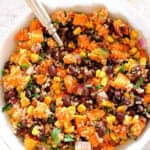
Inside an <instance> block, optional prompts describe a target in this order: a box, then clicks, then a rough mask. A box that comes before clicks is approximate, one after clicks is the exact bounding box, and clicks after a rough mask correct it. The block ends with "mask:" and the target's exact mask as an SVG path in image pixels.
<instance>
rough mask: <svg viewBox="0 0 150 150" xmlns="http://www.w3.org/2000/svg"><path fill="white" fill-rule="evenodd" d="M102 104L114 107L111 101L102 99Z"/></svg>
mask: <svg viewBox="0 0 150 150" xmlns="http://www.w3.org/2000/svg"><path fill="white" fill-rule="evenodd" d="M102 106H104V107H114V104H113V103H112V102H111V101H108V100H103V101H102Z"/></svg>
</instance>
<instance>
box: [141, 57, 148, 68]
mask: <svg viewBox="0 0 150 150" xmlns="http://www.w3.org/2000/svg"><path fill="white" fill-rule="evenodd" d="M146 63H147V59H146V57H141V58H140V65H141V66H145V65H146Z"/></svg>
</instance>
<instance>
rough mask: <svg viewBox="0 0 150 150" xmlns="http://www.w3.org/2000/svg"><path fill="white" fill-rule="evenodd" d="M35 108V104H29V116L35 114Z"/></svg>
mask: <svg viewBox="0 0 150 150" xmlns="http://www.w3.org/2000/svg"><path fill="white" fill-rule="evenodd" d="M33 110H34V107H33V106H29V107H28V109H27V114H28V115H29V116H32V115H33Z"/></svg>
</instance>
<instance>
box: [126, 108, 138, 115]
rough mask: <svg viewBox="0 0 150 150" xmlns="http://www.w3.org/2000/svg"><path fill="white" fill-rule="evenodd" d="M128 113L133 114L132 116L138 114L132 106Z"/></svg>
mask: <svg viewBox="0 0 150 150" xmlns="http://www.w3.org/2000/svg"><path fill="white" fill-rule="evenodd" d="M127 112H128V114H129V115H131V116H134V115H135V114H136V112H135V110H134V108H130V109H129V110H128V111H127Z"/></svg>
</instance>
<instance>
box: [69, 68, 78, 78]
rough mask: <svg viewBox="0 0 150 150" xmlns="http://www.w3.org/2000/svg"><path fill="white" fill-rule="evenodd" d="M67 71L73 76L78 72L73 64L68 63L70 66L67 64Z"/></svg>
mask: <svg viewBox="0 0 150 150" xmlns="http://www.w3.org/2000/svg"><path fill="white" fill-rule="evenodd" d="M69 73H70V74H71V75H73V76H77V75H78V72H77V70H76V67H75V66H73V65H70V66H69Z"/></svg>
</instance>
